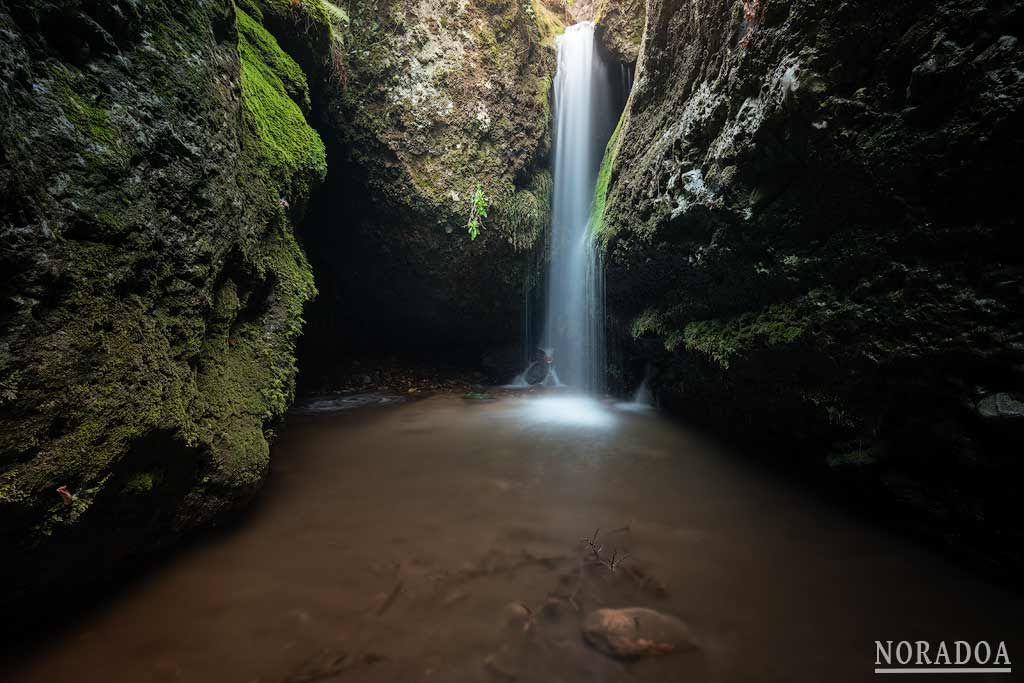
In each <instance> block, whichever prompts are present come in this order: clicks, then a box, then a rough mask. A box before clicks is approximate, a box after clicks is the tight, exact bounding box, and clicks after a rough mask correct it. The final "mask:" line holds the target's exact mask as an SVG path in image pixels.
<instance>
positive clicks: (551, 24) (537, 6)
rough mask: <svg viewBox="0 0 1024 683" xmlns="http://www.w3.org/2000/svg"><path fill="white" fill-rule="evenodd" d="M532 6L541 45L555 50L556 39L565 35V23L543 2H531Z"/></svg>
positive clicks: (537, 0)
mask: <svg viewBox="0 0 1024 683" xmlns="http://www.w3.org/2000/svg"><path fill="white" fill-rule="evenodd" d="M530 6H531V8H532V9H533V18H534V21H535V22H536V25H537V30H538V32H539V34H540V41H541V44H542V45H546V46H548V47H552V48H553V47H554V46H555V38H556V37H557V36H560V35H561V34H563V33H565V22H563V21H562V19H561V17H559V16H558V15H557V14H555V13H554V12H552V11H551V10H549V9H548V8H547V6H546V5H545V4H544V3H543V2H542V0H530Z"/></svg>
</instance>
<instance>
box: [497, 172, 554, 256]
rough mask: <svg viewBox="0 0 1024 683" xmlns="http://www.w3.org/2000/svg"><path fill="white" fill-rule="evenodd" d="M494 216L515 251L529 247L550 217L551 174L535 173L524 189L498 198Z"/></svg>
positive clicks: (533, 243) (545, 226)
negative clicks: (499, 199) (500, 198)
mask: <svg viewBox="0 0 1024 683" xmlns="http://www.w3.org/2000/svg"><path fill="white" fill-rule="evenodd" d="M495 216H496V218H497V224H498V226H499V228H500V230H501V232H502V234H503V236H504V237H505V238H506V239H507V240H508V241H509V243H510V244H511V245H512V247H513V248H514V249H515V250H516V251H529V250H530V249H532V248H533V247H534V246H535V245H536V243H537V240H538V239H540V237H541V236H542V235H543V234H544V230H545V229H546V228H547V225H548V221H549V220H550V217H551V173H550V172H549V171H546V170H545V171H539V172H537V173H535V174H534V176H533V178H532V179H531V182H530V185H529V187H528V188H526V189H521V190H516V191H514V192H512V193H511V195H509V196H507V197H504V198H502V200H501V201H500V202H499V203H498V205H497V208H496V210H495Z"/></svg>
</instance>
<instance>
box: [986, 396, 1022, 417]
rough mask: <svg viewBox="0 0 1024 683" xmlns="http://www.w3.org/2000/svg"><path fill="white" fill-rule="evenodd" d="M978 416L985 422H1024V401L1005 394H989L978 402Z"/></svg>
mask: <svg viewBox="0 0 1024 683" xmlns="http://www.w3.org/2000/svg"><path fill="white" fill-rule="evenodd" d="M978 414H979V415H981V417H983V418H985V419H986V420H1000V421H1003V420H1014V421H1016V420H1024V401H1021V400H1020V399H1018V398H1016V397H1014V396H1011V395H1010V394H1006V393H999V394H990V395H988V396H986V397H985V398H983V399H981V400H980V401H978Z"/></svg>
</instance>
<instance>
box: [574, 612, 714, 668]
mask: <svg viewBox="0 0 1024 683" xmlns="http://www.w3.org/2000/svg"><path fill="white" fill-rule="evenodd" d="M583 637H584V639H586V641H587V642H588V643H589V644H590V645H591V646H593V647H594V648H596V649H598V650H600V651H601V652H603V653H605V654H606V655H610V656H612V657H624V658H631V657H652V656H659V655H667V654H671V653H673V652H680V651H684V650H691V649H694V648H695V647H696V646H695V645H694V644H693V642H692V640H691V637H690V630H689V628H687V626H686V624H684V623H683V622H682V621H680V620H679V619H676V618H675V617H673V616H669V615H667V614H662V613H661V612H656V611H655V610H652V609H648V608H646V607H626V608H623V609H599V610H595V611H593V612H591V613H590V614H588V615H587V618H586V620H585V621H584V622H583Z"/></svg>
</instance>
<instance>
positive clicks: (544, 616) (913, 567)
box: [0, 395, 1024, 683]
mask: <svg viewBox="0 0 1024 683" xmlns="http://www.w3.org/2000/svg"><path fill="white" fill-rule="evenodd" d="M272 468H273V471H272V474H271V478H270V482H269V485H268V487H267V489H266V491H265V493H264V495H263V496H262V497H261V498H260V500H259V501H258V503H257V504H256V507H255V509H254V510H253V511H252V514H251V515H248V516H247V517H246V519H245V522H244V523H243V524H240V525H239V526H238V527H237V528H235V529H232V530H231V531H230V532H227V533H223V534H220V535H218V536H217V537H216V538H215V539H214V540H212V541H209V542H206V543H202V544H197V545H195V546H193V547H190V548H188V549H187V550H185V551H183V552H182V553H180V554H179V555H177V556H176V557H175V558H174V559H173V560H171V561H169V562H167V563H166V564H164V565H163V566H162V567H161V568H160V569H159V570H158V571H155V572H152V573H150V574H149V575H147V576H146V577H144V578H142V579H140V580H138V581H136V582H133V583H132V585H131V586H130V587H129V588H127V589H125V590H124V591H121V592H120V593H118V594H116V595H114V596H113V597H112V598H111V600H110V601H109V602H108V603H107V604H106V605H105V606H104V607H103V608H102V609H100V610H97V611H94V612H92V613H90V614H88V615H87V616H85V617H84V618H81V619H80V620H79V621H77V622H75V623H72V624H70V625H69V626H68V628H66V629H65V630H64V631H63V632H61V633H60V634H59V635H58V636H54V637H53V638H51V640H50V641H48V642H47V643H46V644H45V645H44V646H41V647H38V648H34V649H33V650H32V651H31V653H30V654H25V655H23V656H22V658H20V659H17V658H16V659H15V660H14V661H11V662H8V664H7V666H6V672H5V674H4V676H2V677H0V678H2V679H3V680H5V681H6V680H11V681H23V682H43V681H46V682H51V681H75V682H76V683H89V682H93V681H96V682H99V681H104V682H109V681H131V682H140V681H201V682H205V681H217V682H221V681H223V682H233V681H238V682H240V683H249V682H260V683H300V682H307V683H308V682H312V681H349V680H351V681H442V682H449V681H481V682H502V681H565V682H570V681H751V682H754V681H762V682H782V681H808V682H815V683H819V682H822V681H869V680H884V679H885V678H886V677H884V676H881V677H880V676H876V675H874V674H873V668H874V661H875V646H874V641H875V640H931V641H936V642H937V641H940V640H946V641H950V642H951V641H954V640H969V641H974V640H978V639H984V640H988V641H990V642H993V643H995V642H998V641H1006V644H1007V647H1008V649H1009V654H1010V657H1011V659H1012V658H1015V656H1024V654H1022V653H1024V600H1022V598H1021V596H1019V595H1017V594H1015V593H1012V592H1008V591H1005V590H1004V589H1001V588H997V587H993V586H990V585H987V584H985V583H983V582H982V581H980V580H979V579H977V578H972V577H971V576H970V575H967V574H965V573H962V572H961V571H960V570H958V569H955V568H953V567H952V566H951V565H950V563H949V561H948V560H947V559H945V558H944V557H942V556H941V555H938V554H932V553H931V552H930V551H927V550H923V549H920V548H917V547H916V546H915V545H913V544H911V543H909V542H908V541H907V540H906V539H903V538H900V537H898V536H895V535H889V534H886V533H884V532H882V531H879V530H878V529H875V528H873V527H870V526H868V525H865V524H863V523H861V522H860V521H858V520H857V519H856V518H855V517H853V516H851V515H849V514H848V513H846V512H844V511H841V510H838V509H835V508H833V507H832V506H830V505H829V504H828V503H827V502H826V501H823V500H822V499H820V498H818V497H816V496H813V495H809V494H808V492H807V491H806V490H803V489H802V488H801V487H799V486H796V485H793V484H790V483H788V482H786V481H785V480H781V479H779V478H777V477H776V476H774V475H772V474H767V473H765V472H764V471H763V470H762V469H761V468H757V467H754V466H753V465H752V464H751V463H750V462H749V461H748V460H744V459H743V458H739V457H736V456H734V455H733V454H731V453H730V452H729V451H728V450H726V449H723V448H721V447H720V446H717V445H715V444H714V443H712V442H709V441H706V440H705V439H703V438H702V437H701V436H699V435H697V434H695V433H691V432H688V431H687V430H685V429H684V428H682V427H680V426H678V425H676V424H673V423H671V422H669V421H667V420H665V419H663V418H660V417H658V416H657V415H655V414H652V413H642V412H635V411H632V410H627V409H624V408H623V407H621V406H619V407H617V406H615V405H614V404H611V403H607V402H599V401H596V400H593V399H582V398H574V397H570V396H561V395H548V396H540V397H538V396H511V397H504V398H501V399H499V400H494V401H470V400H464V399H463V398H462V397H459V396H435V397H432V398H429V399H426V400H422V401H418V402H415V403H406V404H401V405H387V406H383V407H372V408H360V409H359V410H352V411H347V412H343V413H337V414H335V413H331V412H324V413H318V414H308V415H296V416H293V417H292V418H291V420H290V423H289V425H288V427H287V429H286V432H285V435H284V436H283V438H282V439H281V440H280V441H279V442H278V444H277V445H276V447H275V448H274V454H273V466H272ZM597 529H600V532H599V534H598V544H600V545H603V546H604V551H603V552H604V554H605V556H610V555H611V553H613V552H617V553H618V555H619V557H622V556H623V555H625V559H624V560H621V562H619V563H618V564H617V567H616V571H614V572H612V571H610V570H609V569H608V568H607V567H605V566H595V565H593V564H592V563H589V562H588V561H587V557H588V552H589V551H588V550H587V549H586V547H585V544H583V543H581V539H583V538H584V537H589V536H592V535H593V533H594V532H595V530H597ZM627 553H628V554H627ZM634 606H641V607H650V608H653V609H656V610H658V611H660V612H663V613H666V614H670V615H674V616H676V617H678V618H680V619H681V620H683V621H684V622H685V623H686V624H687V626H688V627H689V629H690V632H691V636H692V640H693V642H694V644H695V645H696V646H697V647H696V649H694V650H692V651H688V652H682V651H677V652H674V653H672V654H668V655H665V656H662V657H652V658H642V659H638V660H629V661H622V660H616V659H612V658H609V657H607V656H605V655H603V654H601V653H599V652H598V651H596V650H594V649H593V648H592V647H590V646H588V645H587V644H586V643H585V642H584V640H583V638H582V637H581V633H580V625H581V622H582V619H583V617H584V616H585V615H586V614H587V613H588V612H590V611H591V610H593V609H596V608H598V607H634ZM916 679H917V677H915V676H900V677H898V680H901V681H907V680H916ZM956 679H957V680H964V681H967V680H972V681H975V680H993V681H999V680H1012V679H1013V676H999V675H992V676H989V677H984V676H966V675H961V676H957V677H956ZM926 680H947V679H946V678H945V677H942V676H931V677H929V678H927V679H926Z"/></svg>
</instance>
